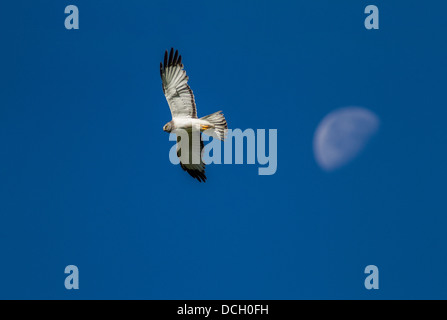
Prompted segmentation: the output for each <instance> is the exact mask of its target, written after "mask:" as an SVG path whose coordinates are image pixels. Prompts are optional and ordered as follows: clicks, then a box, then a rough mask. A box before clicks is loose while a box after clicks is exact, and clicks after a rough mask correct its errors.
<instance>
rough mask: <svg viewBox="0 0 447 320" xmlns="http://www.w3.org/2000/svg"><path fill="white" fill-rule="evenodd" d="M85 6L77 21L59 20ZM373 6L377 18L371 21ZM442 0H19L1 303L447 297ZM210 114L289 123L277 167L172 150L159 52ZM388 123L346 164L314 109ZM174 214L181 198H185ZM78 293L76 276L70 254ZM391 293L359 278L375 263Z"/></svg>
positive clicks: (3, 111)
mask: <svg viewBox="0 0 447 320" xmlns="http://www.w3.org/2000/svg"><path fill="white" fill-rule="evenodd" d="M70 4H73V5H77V6H78V8H79V13H80V29H79V30H66V29H65V27H64V20H65V17H66V15H65V14H64V9H65V6H67V5H70ZM368 4H375V5H377V6H378V8H379V10H380V29H379V30H366V29H365V27H364V25H363V23H364V22H363V21H364V19H365V17H366V15H365V14H364V13H363V11H364V8H365V7H366V6H367V5H368ZM446 10H447V4H445V3H442V2H439V1H438V2H435V1H432V2H430V3H427V2H422V1H411V2H406V3H403V2H398V1H373V2H371V1H357V0H356V1H354V0H351V1H329V0H327V1H322V0H318V1H306V2H299V3H295V2H292V1H275V2H272V1H225V2H217V1H192V2H184V1H146V2H143V1H136V0H133V1H114V2H110V1H99V0H96V1H71V2H66V3H64V2H61V1H39V2H32V1H23V0H22V1H21V0H19V1H9V2H8V3H4V4H3V5H2V14H1V18H0V29H1V30H2V48H3V49H2V50H1V51H0V57H1V59H0V65H1V70H2V71H1V76H0V87H1V88H2V89H1V94H0V252H1V263H0V298H2V299H5V298H8V299H11V298H20V299H415V298H422V299H428V298H444V299H445V298H447V296H446V288H447V278H446V275H445V270H446V269H447V257H446V249H445V246H446V244H447V233H446V231H445V230H446V224H447V217H446V213H447V205H446V202H445V190H446V186H445V181H446V178H447V170H446V168H445V164H446V163H447V151H446V146H447V135H446V133H445V117H446V116H447V111H446V97H445V87H446V84H447V79H446V74H447V65H446V61H445V57H446V56H447V40H446V37H445V33H446V31H447V25H446V24H447V22H446V20H445V12H446ZM170 47H175V48H177V49H179V51H180V53H181V54H182V56H183V62H184V64H185V68H186V71H187V73H188V75H189V77H190V85H191V87H192V89H193V91H194V93H195V96H196V102H197V106H198V113H199V116H204V115H207V114H209V113H212V112H214V111H217V110H223V111H224V113H225V116H226V117H227V120H228V123H229V126H230V127H231V128H241V129H245V128H254V129H277V130H278V170H277V173H276V174H275V175H272V176H259V175H257V166H256V165H214V166H210V167H208V169H207V176H208V181H207V183H206V184H200V183H198V182H197V181H195V180H193V179H192V178H191V177H189V176H188V175H187V174H186V173H185V172H183V171H182V170H181V169H180V168H179V167H178V166H177V167H175V166H173V165H172V164H171V163H170V162H169V157H168V153H169V150H170V148H171V146H172V142H170V141H169V140H168V135H167V134H166V133H165V132H163V131H162V127H163V125H164V124H165V123H166V122H168V121H169V120H170V119H171V118H170V117H171V115H170V112H169V109H168V106H167V103H166V101H165V98H164V96H163V93H162V89H161V81H160V78H159V70H158V68H159V62H160V61H161V60H162V58H163V53H164V50H166V49H169V48H170ZM352 105H353V106H362V107H365V108H367V109H369V110H371V111H372V112H374V113H375V114H376V115H377V116H378V117H379V118H380V123H381V126H380V130H379V131H378V133H377V135H376V136H375V137H374V138H373V139H372V140H371V141H370V143H369V144H368V146H367V148H366V149H365V150H364V152H362V153H361V154H360V155H359V156H358V157H357V158H356V159H355V160H354V161H352V162H351V163H350V164H349V165H347V166H345V167H343V168H340V169H339V170H337V171H334V172H329V173H328V172H325V171H323V170H321V169H320V168H319V167H318V165H317V164H316V162H315V159H314V156H313V150H312V139H313V135H314V132H315V129H316V127H317V125H318V123H319V122H320V121H321V119H322V118H323V117H324V116H325V115H327V114H328V113H329V112H331V111H333V110H335V109H337V108H340V107H345V106H352ZM178 208H181V210H178ZM70 264H74V265H76V266H78V268H79V270H80V289H79V290H71V291H68V290H66V289H65V287H64V280H65V276H66V275H65V274H64V268H65V266H67V265H70ZM370 264H373V265H376V266H378V268H379V270H380V289H379V290H372V291H368V290H366V289H365V288H364V279H365V276H366V275H365V274H364V273H363V271H364V268H365V267H366V266H367V265H370Z"/></svg>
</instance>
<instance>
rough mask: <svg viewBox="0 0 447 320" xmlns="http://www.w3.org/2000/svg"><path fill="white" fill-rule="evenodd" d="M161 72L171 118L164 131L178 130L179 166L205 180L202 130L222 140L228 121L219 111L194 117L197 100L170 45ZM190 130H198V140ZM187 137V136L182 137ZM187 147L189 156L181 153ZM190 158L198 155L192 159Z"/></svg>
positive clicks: (178, 58) (200, 179)
mask: <svg viewBox="0 0 447 320" xmlns="http://www.w3.org/2000/svg"><path fill="white" fill-rule="evenodd" d="M160 76H161V80H162V84H163V93H164V94H165V96H166V100H167V101H168V104H169V108H170V109H171V114H172V120H171V121H169V122H168V123H167V124H165V126H164V127H163V130H164V131H166V132H172V133H177V156H178V157H179V158H180V166H181V167H182V169H183V170H185V171H186V172H188V173H189V174H190V175H191V176H192V177H193V178H195V179H197V180H198V181H200V182H202V181H203V182H205V181H206V176H205V164H204V163H203V160H202V152H203V148H204V145H203V141H202V139H201V132H203V131H205V130H207V131H206V133H210V134H212V135H213V136H215V137H217V138H218V139H220V140H224V139H225V136H226V133H227V128H228V126H227V121H226V120H225V117H224V115H223V113H222V111H218V112H215V113H213V114H210V115H208V116H205V117H203V118H200V119H199V118H197V109H196V103H195V101H194V95H193V93H192V90H191V88H190V87H189V85H188V76H187V75H186V71H185V70H184V69H183V64H182V56H179V54H178V51H177V50H176V51H175V54H174V49H173V48H171V52H170V53H169V55H168V51H166V52H165V56H164V63H161V62H160ZM179 130H185V131H186V133H187V134H188V138H189V139H187V140H188V141H181V140H182V139H181V134H180V132H179ZM193 131H196V132H198V133H199V138H200V139H198V140H199V141H200V142H199V141H197V143H193V142H194V141H195V140H197V139H193V137H192V136H193ZM185 140H186V139H185ZM182 149H183V150H185V149H186V150H189V152H184V154H188V153H189V157H186V156H183V157H182V155H181V150H182ZM193 159H200V160H199V161H196V162H198V163H194V162H195V161H194V160H193Z"/></svg>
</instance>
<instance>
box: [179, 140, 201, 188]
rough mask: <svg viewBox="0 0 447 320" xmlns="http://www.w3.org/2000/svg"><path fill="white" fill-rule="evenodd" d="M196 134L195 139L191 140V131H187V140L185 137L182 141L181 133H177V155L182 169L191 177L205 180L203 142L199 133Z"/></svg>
mask: <svg viewBox="0 0 447 320" xmlns="http://www.w3.org/2000/svg"><path fill="white" fill-rule="evenodd" d="M197 134H198V139H197V141H195V140H193V138H192V133H191V132H189V133H188V139H187V140H188V141H186V139H185V141H182V139H181V135H179V134H177V156H178V157H179V159H180V166H181V167H182V169H183V170H185V171H186V172H188V173H189V174H190V176H191V177H193V178H195V179H197V180H199V182H206V176H205V163H204V162H203V160H202V152H203V148H204V144H203V141H202V139H201V133H197ZM199 140H200V141H199ZM182 150H183V154H182ZM186 151H188V152H186Z"/></svg>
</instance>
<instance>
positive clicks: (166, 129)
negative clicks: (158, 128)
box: [163, 121, 172, 132]
mask: <svg viewBox="0 0 447 320" xmlns="http://www.w3.org/2000/svg"><path fill="white" fill-rule="evenodd" d="M163 131H166V132H171V131H172V122H171V121H169V122H168V123H166V124H165V126H164V127H163Z"/></svg>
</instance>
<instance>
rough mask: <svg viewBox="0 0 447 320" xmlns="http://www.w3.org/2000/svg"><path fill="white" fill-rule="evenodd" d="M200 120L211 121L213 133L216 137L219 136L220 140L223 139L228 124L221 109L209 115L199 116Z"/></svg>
mask: <svg viewBox="0 0 447 320" xmlns="http://www.w3.org/2000/svg"><path fill="white" fill-rule="evenodd" d="M201 120H206V121H209V122H211V124H212V125H213V126H214V133H215V134H216V136H217V138H219V139H220V140H225V137H226V135H227V129H228V126H227V120H225V117H224V115H223V113H222V111H217V112H214V113H212V114H210V115H207V116H205V117H203V118H201Z"/></svg>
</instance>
